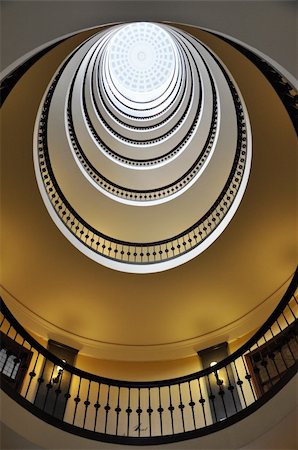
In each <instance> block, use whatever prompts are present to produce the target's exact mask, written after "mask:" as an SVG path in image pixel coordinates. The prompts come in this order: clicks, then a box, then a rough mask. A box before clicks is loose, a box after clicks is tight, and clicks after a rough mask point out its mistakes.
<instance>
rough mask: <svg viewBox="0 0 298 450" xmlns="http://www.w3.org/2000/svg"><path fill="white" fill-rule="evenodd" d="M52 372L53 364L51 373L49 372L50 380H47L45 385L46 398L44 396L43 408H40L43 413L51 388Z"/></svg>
mask: <svg viewBox="0 0 298 450" xmlns="http://www.w3.org/2000/svg"><path fill="white" fill-rule="evenodd" d="M54 370H55V364H53V368H52V372H51V375H50V380H49V382H48V384H47V385H46V388H47V393H46V396H45V399H44V403H43V407H42V410H43V411H44V409H45V406H46V403H47V400H48V396H49V392H50V390H51V389H52V388H53V384H52V378H53V373H54Z"/></svg>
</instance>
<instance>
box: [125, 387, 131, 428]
mask: <svg viewBox="0 0 298 450" xmlns="http://www.w3.org/2000/svg"><path fill="white" fill-rule="evenodd" d="M131 413H132V409H131V407H130V387H129V388H128V405H127V409H126V414H127V431H126V435H127V436H129V425H130V415H131Z"/></svg>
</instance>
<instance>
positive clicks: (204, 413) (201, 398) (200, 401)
mask: <svg viewBox="0 0 298 450" xmlns="http://www.w3.org/2000/svg"><path fill="white" fill-rule="evenodd" d="M197 381H198V385H199V390H200V400H199V403H200V405H201V407H202V411H203V417H204V425H205V426H207V420H206V412H205V402H206V400H205V399H204V398H203V395H202V388H201V382H200V378H197Z"/></svg>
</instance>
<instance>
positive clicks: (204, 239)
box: [2, 22, 296, 360]
mask: <svg viewBox="0 0 298 450" xmlns="http://www.w3.org/2000/svg"><path fill="white" fill-rule="evenodd" d="M21 67H22V66H21ZM16 118H17V120H18V127H17V128H18V132H17V133H16V132H15V123H16ZM20 118H21V120H20ZM275 124H278V127H277V126H275ZM32 142H33V144H32ZM295 145H296V137H295V132H294V128H293V126H292V122H291V120H290V118H289V116H288V113H287V111H286V109H285V107H284V106H283V104H282V102H281V100H280V98H279V97H278V95H277V93H276V92H275V89H274V88H273V87H272V85H271V84H270V83H269V82H268V81H267V79H266V78H265V77H264V75H263V74H262V73H261V71H260V70H259V69H258V68H257V67H256V66H255V65H254V64H253V63H252V62H251V61H250V60H249V59H248V58H246V57H245V56H244V55H243V54H242V53H241V52H240V51H238V50H236V49H235V48H234V47H233V46H232V45H231V44H230V43H227V42H224V40H222V39H221V38H220V37H219V36H216V35H213V34H212V33H209V32H206V31H203V30H200V29H198V28H195V27H191V26H182V25H179V24H156V23H148V22H145V23H144V22H140V23H131V24H117V25H112V26H111V25H109V26H106V27H98V28H94V29H92V30H87V31H83V32H79V33H77V34H75V35H74V36H72V37H68V38H67V39H63V40H61V41H59V42H58V43H56V44H55V46H54V47H53V48H52V49H50V50H48V51H45V52H44V55H43V56H41V57H40V58H39V59H37V60H36V61H35V62H34V64H32V65H31V66H30V68H29V69H28V70H27V71H26V72H25V74H24V75H22V76H21V77H20V78H19V80H18V82H17V83H16V85H15V86H14V87H13V88H12V89H11V90H10V93H9V95H8V97H7V99H6V101H5V103H4V106H3V149H4V158H3V161H4V165H5V171H4V176H3V189H2V190H3V194H4V199H3V206H4V207H5V211H6V212H5V215H4V217H3V230H4V232H3V242H2V249H3V255H5V258H6V261H7V263H8V264H7V265H6V267H5V269H4V270H3V276H2V286H3V295H4V296H5V298H6V300H7V301H8V302H9V303H10V307H11V308H12V310H13V311H14V312H15V314H16V315H17V316H18V314H22V316H23V319H22V322H24V320H25V324H26V326H27V327H28V328H31V329H33V330H35V331H36V332H37V333H38V334H40V335H42V336H46V337H51V338H54V339H56V340H61V341H64V342H66V343H68V344H69V345H73V346H75V347H77V348H79V349H80V350H81V351H82V352H85V353H89V354H94V355H96V356H100V357H103V358H110V359H126V360H129V359H144V360H146V359H159V358H176V357H181V356H187V355H190V354H193V353H194V352H195V351H196V350H197V349H199V348H202V347H203V346H208V345H211V344H213V343H216V342H219V341H220V340H226V339H233V338H235V337H237V336H239V335H241V334H243V333H244V332H246V331H248V330H250V329H251V328H252V327H254V326H257V325H258V324H259V323H260V322H262V320H263V318H265V317H266V315H267V314H268V312H270V310H271V308H272V307H273V305H274V303H275V302H276V301H277V300H278V298H279V297H280V294H281V292H282V291H283V289H284V288H285V287H286V284H285V283H286V281H287V279H288V278H289V277H290V276H291V274H292V273H293V271H294V269H295V263H296V261H295V251H294V248H295V245H296V242H295V226H296V223H295V215H294V213H293V205H294V204H295V189H294V186H295V154H294V153H295V152H294V148H295ZM32 146H33V159H34V161H32ZM36 180H37V184H38V187H37V184H36ZM40 194H41V195H40ZM41 199H42V200H41ZM50 217H51V218H50ZM57 227H58V228H59V230H60V231H59V230H58V229H57ZM61 232H62V233H61ZM65 237H66V238H67V239H65ZM211 244H212V245H211ZM115 269H116V270H115ZM167 269H170V270H167ZM24 317H25V319H24Z"/></svg>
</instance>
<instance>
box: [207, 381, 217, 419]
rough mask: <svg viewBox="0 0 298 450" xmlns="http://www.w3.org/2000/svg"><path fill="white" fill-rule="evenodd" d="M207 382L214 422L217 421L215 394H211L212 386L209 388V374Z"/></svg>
mask: <svg viewBox="0 0 298 450" xmlns="http://www.w3.org/2000/svg"><path fill="white" fill-rule="evenodd" d="M207 382H208V387H209V399H210V400H211V404H212V408H213V413H214V417H215V422H217V414H216V408H215V402H214V400H215V395H214V394H213V391H212V388H211V383H210V379H209V374H208V375H207Z"/></svg>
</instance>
